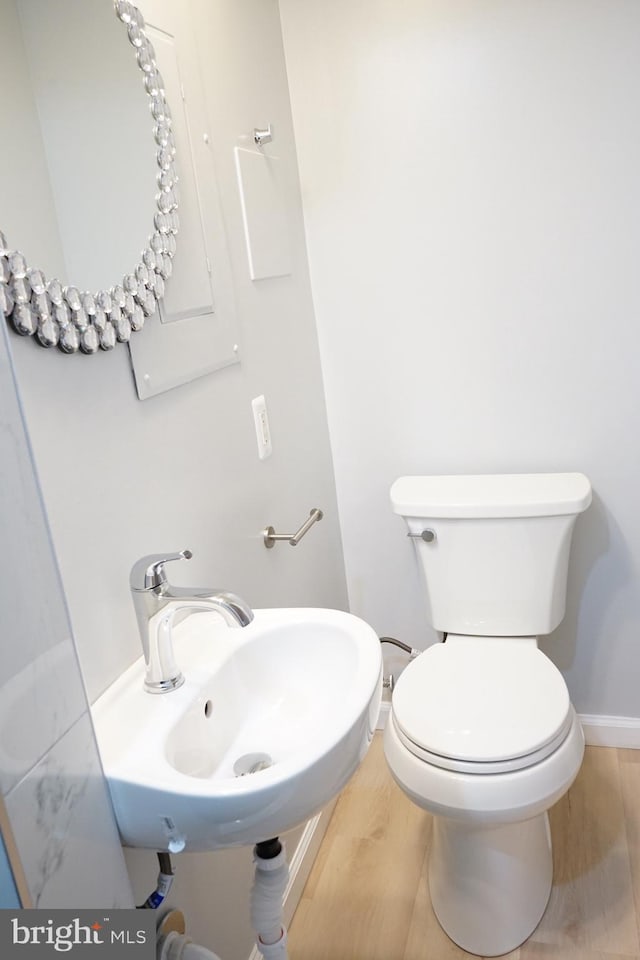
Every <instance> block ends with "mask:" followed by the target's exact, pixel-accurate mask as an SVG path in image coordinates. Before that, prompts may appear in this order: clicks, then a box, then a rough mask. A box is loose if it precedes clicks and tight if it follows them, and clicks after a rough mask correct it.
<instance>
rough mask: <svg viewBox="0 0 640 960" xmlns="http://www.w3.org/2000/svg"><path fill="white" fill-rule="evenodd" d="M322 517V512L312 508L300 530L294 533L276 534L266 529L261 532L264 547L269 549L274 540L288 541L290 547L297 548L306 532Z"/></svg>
mask: <svg viewBox="0 0 640 960" xmlns="http://www.w3.org/2000/svg"><path fill="white" fill-rule="evenodd" d="M323 516H324V514H323V513H322V510H318V508H317V507H314V508H313V510H312V511H311V513H310V514H309V518H308V519H307V520H305V522H304V523H303V524H302V526H301V527H300V529H299V530H296V532H295V533H276V532H275V530H274V529H273V527H266V528H265V529H264V530H263V531H262V537H263V539H264V545H265V547H267V548H269V549H270V548H271V547H272V546H273V545H274V544H275V542H276V540H288V541H289V543H290V544H291V546H292V547H297V546H298V544H299V543H300V541H301V540H302V538H303V537H304V535H305V533H306V532H307V530H310V529H311V527H312V526H313V525H314V523H316V522H317V521H318V520H322V517H323Z"/></svg>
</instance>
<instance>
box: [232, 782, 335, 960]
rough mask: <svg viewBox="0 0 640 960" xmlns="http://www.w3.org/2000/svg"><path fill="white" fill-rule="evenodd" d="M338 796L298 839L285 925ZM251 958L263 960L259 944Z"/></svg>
mask: <svg viewBox="0 0 640 960" xmlns="http://www.w3.org/2000/svg"><path fill="white" fill-rule="evenodd" d="M336 800H337V797H336V798H335V799H334V800H332V801H331V802H330V803H328V804H327V806H326V807H324V809H323V810H321V811H320V813H318V814H317V815H316V816H315V817H313V819H311V820H309V822H308V823H307V825H306V826H305V828H304V831H303V833H302V836H301V837H300V840H299V841H298V846H297V847H296V849H295V852H294V854H293V856H292V857H291V859H290V861H289V883H288V884H287V889H286V890H285V892H284V908H283V916H284V923H285V926H288V925H289V924H290V923H291V919H292V917H293V915H294V913H295V911H296V907H297V906H298V903H299V902H300V897H301V896H302V891H303V890H304V885H305V883H306V882H307V880H308V879H309V874H310V873H311V868H312V866H313V863H314V860H315V859H316V856H317V853H318V850H319V849H320V844H321V843H322V838H323V837H324V835H325V833H326V830H327V827H328V826H329V820H330V819H331V814H332V813H333V808H334V807H335V805H336ZM249 960H262V954H261V953H260V951H259V950H258V948H257V946H254V948H253V950H252V951H251V954H250V955H249Z"/></svg>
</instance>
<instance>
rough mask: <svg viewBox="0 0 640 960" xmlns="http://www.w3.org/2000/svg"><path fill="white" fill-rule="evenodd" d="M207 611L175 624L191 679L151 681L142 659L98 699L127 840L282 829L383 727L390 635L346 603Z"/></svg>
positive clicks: (197, 840)
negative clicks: (169, 687)
mask: <svg viewBox="0 0 640 960" xmlns="http://www.w3.org/2000/svg"><path fill="white" fill-rule="evenodd" d="M254 612H255V619H254V620H253V622H252V623H251V624H250V625H249V626H248V627H244V628H239V627H238V628H231V627H228V626H227V625H226V624H225V623H223V621H222V620H221V619H220V617H219V616H218V615H217V614H215V613H208V612H207V613H197V614H192V615H191V616H189V617H187V619H186V620H184V621H183V622H182V623H181V624H179V625H178V626H177V627H176V628H175V629H174V638H173V639H174V651H175V657H176V661H177V663H178V664H179V666H180V668H181V669H182V671H183V673H184V675H185V677H186V680H185V683H184V684H183V686H181V687H180V688H179V689H177V690H174V691H172V692H171V693H166V694H161V695H153V694H150V693H147V692H146V691H145V690H144V688H143V679H144V664H143V662H142V658H141V659H140V660H139V661H137V662H136V663H135V664H133V666H132V667H130V668H129V669H128V670H127V671H126V672H125V673H124V674H123V675H122V676H121V677H120V678H119V679H118V680H117V681H116V682H115V683H114V684H113V685H112V686H111V687H109V689H108V690H107V691H106V692H105V693H104V694H103V695H102V696H101V697H100V698H99V699H98V700H97V701H96V703H95V704H94V705H93V707H92V713H93V719H94V725H95V731H96V737H97V741H98V747H99V750H100V754H101V758H102V764H103V768H104V772H105V776H106V778H107V781H108V784H109V789H110V792H111V797H112V800H113V806H114V809H115V815H116V819H117V821H118V827H119V829H120V835H121V837H122V841H123V843H125V844H126V845H128V846H135V847H148V848H151V849H153V850H170V851H172V852H179V851H180V850H194V851H195V850H215V849H218V848H221V847H229V846H235V845H239V844H253V843H257V842H259V841H261V840H267V839H269V838H271V837H275V836H278V835H279V834H281V833H284V832H285V831H286V830H289V829H291V828H292V827H295V826H297V825H298V824H300V823H303V822H304V821H306V820H308V819H309V818H310V817H312V816H313V815H314V814H315V813H317V812H318V811H319V810H320V809H321V808H322V807H323V806H324V805H325V804H326V803H327V802H328V801H329V800H330V799H331V798H332V797H333V796H335V795H336V793H338V791H339V790H341V788H342V787H343V786H344V785H345V783H346V782H347V780H348V779H349V777H350V776H351V774H352V773H353V772H354V771H355V769H356V768H357V766H358V765H359V763H360V761H361V760H362V758H363V757H364V755H365V753H366V751H367V749H368V746H369V743H370V742H371V738H372V736H373V731H374V729H375V726H376V721H377V716H378V709H379V706H380V697H381V686H382V658H381V653H380V643H379V640H378V638H377V636H376V634H375V633H374V631H373V630H372V629H371V627H369V626H368V625H367V624H366V623H364V622H363V621H362V620H360V619H358V618H357V617H354V616H352V615H351V614H348V613H343V612H341V611H338V610H324V609H304V608H299V609H274V610H256V611H254Z"/></svg>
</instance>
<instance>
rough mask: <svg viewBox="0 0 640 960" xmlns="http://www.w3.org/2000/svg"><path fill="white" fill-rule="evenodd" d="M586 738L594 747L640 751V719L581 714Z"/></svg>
mask: <svg viewBox="0 0 640 960" xmlns="http://www.w3.org/2000/svg"><path fill="white" fill-rule="evenodd" d="M579 717H580V723H581V724H582V729H583V730H584V738H585V740H586V741H587V743H588V744H589V745H590V746H592V747H630V748H631V749H632V750H640V717H607V716H604V715H600V714H593V713H581V714H579Z"/></svg>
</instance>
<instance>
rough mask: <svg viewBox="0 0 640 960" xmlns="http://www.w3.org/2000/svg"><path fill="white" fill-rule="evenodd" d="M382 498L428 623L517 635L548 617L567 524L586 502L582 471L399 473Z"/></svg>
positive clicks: (558, 591) (556, 608) (546, 624)
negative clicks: (409, 553)
mask: <svg viewBox="0 0 640 960" xmlns="http://www.w3.org/2000/svg"><path fill="white" fill-rule="evenodd" d="M391 503H392V505H393V509H394V511H395V513H397V514H399V515H400V516H402V517H404V519H405V521H406V524H407V526H408V528H409V535H410V536H411V537H412V538H413V543H414V544H415V547H416V551H417V556H418V557H419V559H420V562H421V564H422V568H423V570H424V575H425V579H426V586H427V601H428V610H429V619H430V622H431V624H432V625H433V627H434V628H435V629H436V630H441V631H444V632H446V633H462V634H470V635H472V636H506V637H517V636H537V635H539V634H546V633H550V632H551V631H552V630H554V629H555V627H557V626H558V624H559V623H560V621H561V620H562V618H563V616H564V611H565V601H566V591H567V571H568V567H569V550H570V546H571V535H572V533H573V527H574V525H575V522H576V519H577V517H578V514H580V513H582V511H583V510H586V509H587V507H588V506H589V504H590V503H591V484H590V483H589V480H588V479H587V477H585V476H584V474H582V473H539V474H501V475H483V476H449V477H447V476H437V477H401V478H400V479H399V480H396V481H395V483H394V484H393V486H392V487H391ZM425 531H426V533H425V535H424V537H423V536H422V535H423V533H424V532H425ZM432 534H433V536H432Z"/></svg>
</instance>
